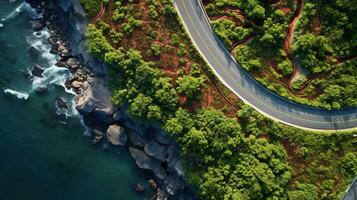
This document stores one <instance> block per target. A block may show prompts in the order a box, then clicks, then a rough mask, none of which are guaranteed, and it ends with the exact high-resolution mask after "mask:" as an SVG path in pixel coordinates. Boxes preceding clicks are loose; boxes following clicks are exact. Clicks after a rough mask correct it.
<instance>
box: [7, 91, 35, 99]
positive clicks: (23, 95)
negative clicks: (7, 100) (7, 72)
mask: <svg viewBox="0 0 357 200" xmlns="http://www.w3.org/2000/svg"><path fill="white" fill-rule="evenodd" d="M4 93H5V94H11V95H14V96H16V97H17V98H18V99H24V100H27V99H28V98H29V96H30V95H29V94H28V93H25V92H19V91H16V90H12V89H4Z"/></svg>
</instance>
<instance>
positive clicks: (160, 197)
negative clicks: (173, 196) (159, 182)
mask: <svg viewBox="0 0 357 200" xmlns="http://www.w3.org/2000/svg"><path fill="white" fill-rule="evenodd" d="M151 200H168V198H167V196H166V194H165V192H164V191H163V190H162V189H160V188H158V189H157V192H156V194H155V195H154V196H153V197H152V198H151Z"/></svg>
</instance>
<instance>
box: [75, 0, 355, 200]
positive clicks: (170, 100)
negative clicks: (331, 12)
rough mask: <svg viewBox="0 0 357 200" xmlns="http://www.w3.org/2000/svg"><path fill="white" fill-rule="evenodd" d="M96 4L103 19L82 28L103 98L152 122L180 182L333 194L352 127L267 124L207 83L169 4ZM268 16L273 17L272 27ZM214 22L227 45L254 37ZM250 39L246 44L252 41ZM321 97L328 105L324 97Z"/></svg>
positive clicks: (227, 194)
mask: <svg viewBox="0 0 357 200" xmlns="http://www.w3.org/2000/svg"><path fill="white" fill-rule="evenodd" d="M91 1H95V0H91ZM91 1H83V2H82V3H83V4H84V7H85V8H86V9H87V13H88V14H89V15H90V13H95V12H97V11H98V10H94V11H93V10H90V9H97V8H93V7H91V5H94V4H91ZM213 2H215V1H213ZM217 2H218V1H217ZM220 2H221V3H219V4H218V3H217V4H213V3H212V4H211V5H213V6H218V5H222V6H223V7H224V6H225V5H228V6H237V5H236V4H234V3H232V2H236V1H220ZM249 2H251V1H249ZM104 3H105V8H106V12H105V13H104V15H103V16H101V17H100V18H98V17H95V14H94V15H93V14H92V15H90V16H92V17H93V18H92V21H91V24H90V25H89V27H88V31H87V48H88V51H89V52H90V53H92V54H93V55H94V56H95V57H96V58H98V59H100V60H103V61H105V62H106V63H107V64H108V76H109V84H110V87H111V89H112V92H113V96H112V101H113V103H114V104H116V105H117V106H122V105H124V106H127V107H128V110H127V112H128V113H129V114H131V115H132V116H134V117H136V118H137V119H139V120H143V121H152V122H155V123H159V124H161V126H162V128H163V129H164V130H165V132H166V133H167V134H168V135H169V136H170V137H171V138H172V139H173V140H174V141H175V142H176V143H177V144H178V145H179V146H180V149H181V155H182V157H183V158H184V161H185V171H186V173H185V178H186V180H187V181H188V182H189V183H190V185H191V186H192V188H193V189H194V191H195V193H196V194H197V196H198V197H200V199H205V200H221V199H222V200H238V199H254V200H255V199H279V200H280V199H296V200H298V199H299V200H301V199H309V200H310V199H340V198H341V197H342V195H343V194H344V191H345V189H346V188H347V187H348V185H349V183H350V182H351V180H352V179H353V178H354V177H356V175H357V168H356V166H357V155H356V152H357V145H356V143H357V140H356V138H355V137H354V136H353V133H351V132H330V133H325V132H310V131H303V130H299V129H295V128H292V127H288V126H286V125H282V124H279V123H276V122H273V121H271V120H269V119H267V118H265V117H263V116H262V115H260V114H259V113H257V112H256V111H255V110H253V109H252V108H250V107H249V106H247V105H244V103H243V102H242V101H240V100H239V99H238V98H237V97H236V96H235V95H234V94H232V93H231V92H230V91H229V90H228V89H227V88H225V87H224V86H223V85H222V84H221V83H220V82H219V81H217V79H216V78H215V77H214V76H213V74H212V72H211V71H210V69H209V67H208V66H207V65H206V64H205V62H204V61H203V60H202V58H201V57H200V56H199V55H198V53H197V51H196V50H195V49H194V47H193V46H192V44H191V42H190V39H189V38H188V36H187V35H186V33H185V31H184V29H183V27H182V25H181V24H180V20H179V17H178V16H177V13H176V11H175V8H174V6H173V3H172V1H171V0H135V1H131V0H114V1H107V2H104ZM230 3H232V4H230ZM209 7H212V6H209V5H207V9H209ZM213 8H214V7H213ZM88 9H89V10H88ZM246 9H247V11H248V9H251V11H250V12H249V16H250V17H252V20H253V19H254V20H257V21H256V22H254V23H257V26H258V25H262V24H264V23H263V22H264V21H265V20H264V19H265V18H266V16H268V15H269V13H270V11H269V10H267V11H265V8H264V6H258V5H257V6H255V7H254V8H253V9H252V8H251V7H249V6H248V7H247V8H246ZM218 10H219V9H217V12H218ZM210 13H211V12H210ZM211 14H212V13H211ZM218 14H219V13H218ZM271 15H274V16H275V17H274V19H273V18H272V19H270V20H267V21H270V22H266V23H270V25H265V26H266V27H267V29H269V30H267V31H270V33H269V34H268V33H267V35H271V34H272V35H271V36H265V37H262V38H261V40H262V41H266V42H270V44H275V45H276V48H277V49H279V48H280V47H279V44H280V42H281V40H282V39H283V38H284V37H283V35H282V33H281V34H279V33H277V32H279V31H283V29H285V28H282V26H283V27H285V26H287V22H285V21H284V20H285V19H283V18H285V17H283V16H282V13H279V12H278V13H276V14H271ZM279 16H280V18H281V19H280V18H279ZM276 20H281V21H280V22H281V23H280V24H277V25H273V24H275V22H276ZM213 23H214V22H213ZM242 23H243V24H245V23H246V22H242ZM284 24H285V25H284ZM263 26H264V25H263ZM214 27H215V28H216V30H218V29H222V32H221V33H220V31H218V34H221V35H222V36H225V35H229V36H227V39H225V42H226V45H227V46H229V45H230V44H231V45H234V43H235V42H236V41H238V40H241V39H244V38H246V37H249V36H251V35H252V34H254V35H257V34H258V33H257V32H256V29H255V28H244V27H243V28H242V27H240V26H239V25H237V24H235V23H232V22H229V21H227V22H224V23H217V24H216V25H214ZM226 28H229V29H232V30H233V31H229V30H226ZM270 29H272V30H270ZM232 32H235V33H232ZM254 37H258V36H254ZM259 40H260V39H259ZM259 40H253V41H257V43H256V45H258V44H259V45H260V44H262V43H259ZM250 44H254V43H253V42H252V43H250ZM298 47H299V46H297V48H296V50H294V51H303V50H302V49H304V48H302V49H300V47H299V48H298ZM244 49H245V50H244ZM259 49H260V48H256V49H255V48H252V47H250V46H242V50H241V51H242V52H245V53H246V54H247V55H249V56H250V55H256V54H257V53H259V52H257V51H258V50H259ZM270 52H271V51H270ZM279 52H281V51H279ZM272 53H274V52H272ZM250 58H254V57H251V56H250ZM281 58H283V56H281ZM285 60H286V58H284V61H285ZM246 62H247V63H249V70H259V69H260V68H262V66H261V63H263V62H264V61H263V58H257V59H256V60H246ZM346 63H351V64H350V65H351V69H350V70H352V71H353V66H354V65H353V63H352V61H347V62H346ZM242 64H243V62H242ZM286 66H289V62H288V61H286V62H285V63H284V62H283V64H280V68H282V69H284V70H282V71H284V73H286V74H289V72H290V73H291V71H292V70H289V69H285V68H286ZM250 68H251V69H250ZM343 69H344V70H347V69H345V68H343ZM341 70H342V68H341ZM333 73H336V72H335V71H334V72H333ZM341 73H346V74H347V72H340V73H338V74H339V75H336V79H333V80H329V81H334V80H339V79H340V78H337V77H338V76H342V74H341ZM353 73H356V72H353ZM348 74H349V75H351V74H350V72H348ZM341 79H344V80H345V79H346V77H343V78H342V77H341ZM321 80H324V79H321ZM346 81H347V80H346ZM350 81H356V80H354V79H353V80H350ZM323 84H327V83H326V82H322V83H321V85H323ZM335 84H342V83H341V82H336V83H335ZM336 87H337V86H336ZM341 87H342V86H341ZM335 89H336V88H332V89H331V90H335ZM352 89H355V88H352ZM344 92H345V91H341V95H342V93H344ZM325 95H327V94H325ZM349 95H355V94H352V93H350V94H349ZM325 98H326V100H325V101H329V98H331V97H330V96H328V95H327V96H326V97H325ZM346 98H347V97H346ZM354 99H355V98H354ZM344 103H347V100H346V102H344ZM341 104H342V102H341ZM343 105H344V104H343ZM354 134H356V133H354Z"/></svg>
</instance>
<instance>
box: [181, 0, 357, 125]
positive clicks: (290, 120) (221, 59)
mask: <svg viewBox="0 0 357 200" xmlns="http://www.w3.org/2000/svg"><path fill="white" fill-rule="evenodd" d="M174 4H175V7H176V10H177V11H178V14H179V15H180V17H181V20H182V22H183V24H184V26H185V28H186V31H187V32H188V34H189V35H190V37H191V40H192V41H193V43H194V44H195V46H196V48H197V49H198V50H199V52H200V53H201V55H202V56H203V57H204V59H205V60H206V62H207V63H208V64H209V65H210V66H211V68H212V69H213V71H214V72H215V74H216V76H217V77H218V78H219V79H220V80H221V81H222V83H224V84H225V86H227V87H228V88H229V89H230V90H232V91H233V92H234V93H235V94H236V95H238V96H239V97H240V98H241V99H242V100H243V101H244V102H245V103H247V104H249V105H250V106H252V107H253V108H255V109H256V110H258V111H259V112H260V113H262V114H264V115H266V116H268V117H270V118H272V119H274V120H276V121H279V122H282V123H285V124H289V125H292V126H295V127H299V128H303V129H310V130H347V129H353V128H356V127H357V108H351V109H345V110H333V111H328V110H324V109H318V108H313V107H309V106H305V105H302V104H298V103H294V102H292V101H289V100H287V99H285V98H283V97H280V96H279V95H277V94H275V93H273V92H271V91H269V90H268V89H267V88H265V87H264V86H263V85H261V84H260V83H258V82H257V81H256V80H255V79H254V78H253V77H252V76H251V75H250V74H249V73H247V72H246V71H244V70H243V69H242V68H241V67H240V66H239V64H238V63H237V62H236V61H235V59H234V58H233V57H232V56H231V54H230V52H228V51H227V50H226V48H225V46H224V45H223V44H222V43H221V41H220V40H219V39H218V38H217V37H216V35H215V34H214V32H213V30H212V28H211V26H210V23H209V20H208V17H207V15H206V13H205V11H204V9H203V7H202V4H201V2H200V0H174Z"/></svg>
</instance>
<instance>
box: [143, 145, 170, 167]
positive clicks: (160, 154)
mask: <svg viewBox="0 0 357 200" xmlns="http://www.w3.org/2000/svg"><path fill="white" fill-rule="evenodd" d="M144 151H145V153H146V154H147V155H149V156H151V157H153V158H156V159H158V160H161V161H162V162H164V161H165V158H166V155H167V147H166V146H164V145H161V144H159V143H157V142H156V141H154V140H151V141H150V142H149V143H147V144H146V145H145V147H144Z"/></svg>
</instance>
